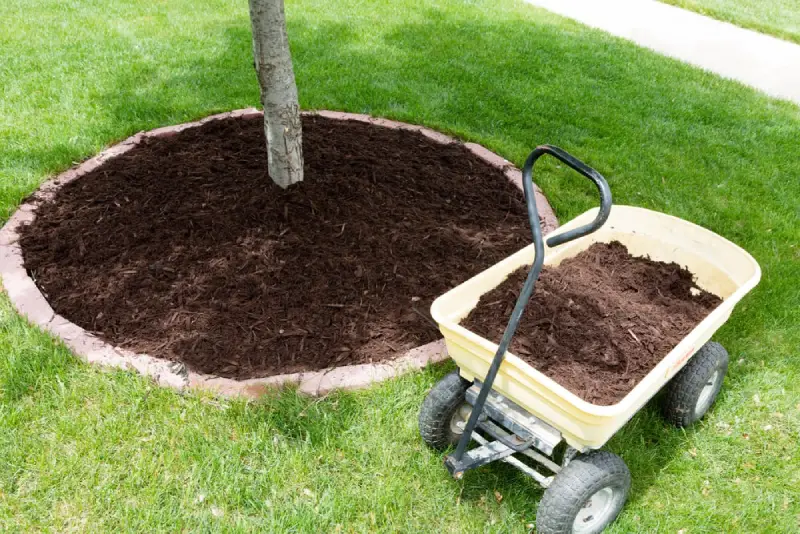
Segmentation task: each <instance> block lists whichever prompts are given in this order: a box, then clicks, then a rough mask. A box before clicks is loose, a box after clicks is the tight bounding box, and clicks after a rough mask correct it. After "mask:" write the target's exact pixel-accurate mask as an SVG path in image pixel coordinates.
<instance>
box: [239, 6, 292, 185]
mask: <svg viewBox="0 0 800 534" xmlns="http://www.w3.org/2000/svg"><path fill="white" fill-rule="evenodd" d="M250 21H251V23H252V25H253V57H254V58H255V67H256V73H257V74H258V83H259V85H260V86H261V104H262V105H263V106H264V133H265V134H266V137H267V146H268V155H269V175H270V177H271V178H272V180H273V181H274V182H275V183H276V184H278V185H279V186H281V187H283V188H286V187H288V186H290V185H292V184H293V183H296V182H299V181H301V180H302V179H303V144H302V138H303V136H302V126H301V124H300V104H299V102H298V100H297V85H296V84H295V81H294V70H293V69H292V56H291V54H290V52H289V40H288V38H287V36H286V18H285V17H284V14H283V0H250Z"/></svg>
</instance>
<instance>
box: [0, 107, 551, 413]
mask: <svg viewBox="0 0 800 534" xmlns="http://www.w3.org/2000/svg"><path fill="white" fill-rule="evenodd" d="M305 114H307V115H319V116H321V117H327V118H330V119H337V120H352V121H359V122H365V123H369V124H375V125H377V126H383V127H386V128H394V129H400V130H411V131H415V132H419V133H421V134H422V135H424V136H426V137H429V138H430V139H432V140H434V141H436V142H437V143H442V144H450V143H460V141H458V140H456V139H454V138H452V137H448V136H446V135H444V134H442V133H439V132H436V131H433V130H430V129H428V128H424V127H422V126H414V125H411V124H405V123H402V122H396V121H391V120H387V119H378V118H373V117H370V116H368V115H358V114H354V113H342V112H338V111H316V112H309V113H305ZM255 116H259V117H260V116H262V112H260V111H258V110H257V109H254V108H249V109H242V110H236V111H231V112H228V113H221V114H219V115H211V116H210V117H206V118H204V119H202V120H200V121H197V122H189V123H186V124H179V125H176V126H166V127H164V128H156V129H155V130H151V131H149V132H139V133H137V134H136V135H134V136H132V137H129V138H128V139H126V140H125V141H123V142H121V143H119V144H117V145H114V146H112V147H110V148H108V149H107V150H104V151H103V152H101V153H100V154H98V155H97V156H95V157H93V158H90V159H88V160H86V161H84V162H83V163H81V164H80V165H78V166H77V167H74V168H72V169H69V170H68V171H66V172H63V173H61V174H59V175H58V176H56V177H55V178H53V179H51V180H48V181H47V182H45V183H44V184H42V186H41V187H39V189H38V190H37V191H36V192H35V193H34V194H33V195H31V196H30V197H28V199H27V200H26V201H25V202H24V203H23V204H22V205H20V207H19V209H18V210H17V211H16V212H15V213H14V214H13V215H12V216H11V218H9V220H8V221H7V222H6V224H5V226H3V228H2V229H0V277H1V278H2V282H3V285H4V286H5V290H6V292H7V293H8V297H9V299H10V300H11V303H12V304H13V305H14V307H15V308H16V309H17V311H18V312H19V313H20V314H22V315H24V316H25V317H27V318H28V320H29V321H30V322H31V323H33V324H36V325H38V326H39V327H41V328H43V329H44V330H47V331H48V332H50V333H52V334H53V335H55V336H56V337H58V338H60V339H61V340H62V341H63V342H64V343H65V344H66V345H67V346H68V347H69V348H70V349H72V351H73V352H74V353H75V354H77V355H78V356H79V357H81V358H82V359H84V360H85V361H87V362H90V363H96V364H99V365H103V366H107V367H114V368H120V369H128V370H136V371H138V372H139V373H141V374H143V375H145V376H149V377H151V378H153V379H154V380H155V381H156V382H157V383H158V384H159V385H162V386H168V387H172V388H175V389H178V390H183V389H185V388H187V387H195V388H201V389H210V390H213V391H215V392H217V393H220V394H223V395H231V396H233V395H242V396H245V397H251V398H254V397H258V396H259V395H262V394H263V393H264V392H265V391H266V390H267V388H269V387H275V386H281V385H286V384H296V385H297V387H298V388H299V390H300V391H302V392H304V393H308V394H310V395H324V394H327V393H329V392H330V391H332V390H334V389H339V388H341V389H356V388H362V387H365V386H367V385H369V384H372V383H373V382H378V381H381V380H386V379H387V378H391V377H394V376H398V375H400V374H402V373H404V372H406V371H408V370H411V369H421V368H423V367H425V366H426V365H428V364H429V363H433V362H439V361H442V360H445V359H446V358H447V351H446V349H445V346H444V341H443V340H438V341H434V342H432V343H428V344H426V345H422V346H420V347H417V348H414V349H411V350H409V351H407V352H405V353H404V354H402V355H401V356H399V357H398V358H396V359H394V360H392V361H388V362H383V363H372V364H364V365H348V366H344V367H334V368H331V369H324V370H322V371H312V372H306V373H294V374H287V375H278V376H271V377H267V378H253V379H248V380H232V379H229V378H222V377H218V376H213V375H203V374H199V373H195V372H193V371H189V370H188V369H187V368H186V366H185V365H184V364H182V363H179V362H172V361H168V360H164V359H161V358H155V357H153V356H150V355H148V354H136V353H134V352H131V351H129V350H125V349H122V348H119V347H114V346H112V345H110V344H108V343H106V342H104V341H102V340H100V339H99V338H97V337H95V336H94V335H92V334H90V333H89V332H87V331H85V330H84V329H82V328H80V327H79V326H78V325H76V324H74V323H71V322H70V321H68V320H67V319H65V318H64V317H61V316H60V315H58V314H56V313H55V312H54V311H53V309H52V308H51V307H50V304H48V302H47V300H46V299H45V297H44V295H42V293H41V292H40V291H39V288H38V287H37V286H36V284H35V282H34V281H33V279H32V278H31V277H30V276H29V275H28V272H27V271H26V270H25V266H24V261H23V257H22V249H21V248H20V245H19V234H18V231H19V229H20V227H21V226H22V225H24V224H28V223H30V222H31V221H33V219H34V217H35V213H36V209H37V207H38V206H39V204H40V203H42V202H44V201H47V200H50V199H52V198H54V196H55V194H56V191H58V189H59V188H60V187H62V186H64V185H65V184H68V183H69V182H71V181H73V180H76V179H78V178H80V177H81V176H83V175H85V174H87V173H89V172H90V171H92V170H94V169H96V168H97V167H99V166H100V165H101V164H102V163H103V162H104V161H106V160H109V159H111V158H113V157H116V156H118V155H120V154H124V153H125V152H127V151H128V150H130V149H132V148H133V147H135V146H136V145H137V144H139V143H140V142H141V141H142V139H145V138H147V137H170V136H173V135H175V134H177V133H178V132H181V131H183V130H186V129H188V128H196V127H198V126H201V125H203V124H205V123H207V122H209V121H214V120H220V119H227V118H232V117H255ZM464 146H465V147H466V148H468V149H469V150H470V151H471V152H472V153H473V154H475V155H477V156H478V157H480V158H481V159H483V160H484V161H486V162H487V163H489V164H490V165H492V166H494V167H497V168H499V169H502V170H503V171H504V172H505V175H506V177H507V178H508V179H509V180H511V182H512V183H514V185H516V186H517V187H518V188H519V189H520V190H521V189H522V173H521V172H520V171H519V169H517V168H515V167H514V166H513V165H512V164H511V163H510V162H509V161H507V160H505V159H503V158H501V157H500V156H498V155H497V154H494V153H493V152H490V151H489V150H487V149H485V148H483V147H482V146H480V145H477V144H475V143H465V144H464ZM536 206H537V208H538V210H539V219H540V221H541V223H542V230H543V232H544V233H548V232H550V231H552V230H554V229H555V228H557V227H558V221H557V220H556V217H555V214H554V213H553V210H552V208H551V207H550V204H549V203H548V202H547V199H546V198H545V197H544V195H543V194H542V192H541V190H540V189H539V188H538V186H537V187H536Z"/></svg>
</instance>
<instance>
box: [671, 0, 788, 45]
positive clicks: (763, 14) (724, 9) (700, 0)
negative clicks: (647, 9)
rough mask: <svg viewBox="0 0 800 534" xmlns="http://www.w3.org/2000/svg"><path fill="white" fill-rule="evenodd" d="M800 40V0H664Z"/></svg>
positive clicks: (752, 27)
mask: <svg viewBox="0 0 800 534" xmlns="http://www.w3.org/2000/svg"><path fill="white" fill-rule="evenodd" d="M660 1H661V2H664V3H666V4H672V5H675V6H678V7H682V8H684V9H689V10H691V11H696V12H698V13H702V14H703V15H708V16H709V17H713V18H715V19H719V20H724V21H725V22H731V23H733V24H736V25H737V26H741V27H743V28H749V29H751V30H756V31H759V32H762V33H768V34H770V35H774V36H775V37H780V38H781V39H786V40H787V41H794V42H795V43H800V0H660Z"/></svg>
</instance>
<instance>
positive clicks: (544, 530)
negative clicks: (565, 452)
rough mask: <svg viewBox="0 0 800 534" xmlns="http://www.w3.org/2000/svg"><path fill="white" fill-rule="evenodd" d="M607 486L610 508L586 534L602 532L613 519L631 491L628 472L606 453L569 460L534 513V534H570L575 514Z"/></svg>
mask: <svg viewBox="0 0 800 534" xmlns="http://www.w3.org/2000/svg"><path fill="white" fill-rule="evenodd" d="M607 487H610V488H611V489H612V491H613V493H612V501H611V504H610V506H611V508H610V509H609V510H608V515H607V517H606V520H605V521H603V522H602V523H599V524H597V525H595V526H594V528H592V529H591V530H588V531H587V532H591V533H593V534H594V533H597V532H602V530H603V529H605V528H606V526H608V524H609V523H611V522H612V521H614V519H616V518H617V516H618V515H619V513H620V511H621V510H622V507H623V506H625V502H626V501H627V500H628V492H629V490H630V488H631V473H630V471H629V470H628V466H627V465H625V462H623V461H622V458H620V457H619V456H617V455H616V454H614V453H611V452H608V451H592V452H589V453H587V454H580V455H578V456H576V457H575V458H573V459H572V460H571V461H570V462H569V463H568V464H567V466H566V467H565V468H564V469H562V470H561V471H560V472H559V473H558V474H557V475H556V476H555V478H554V479H553V481H552V482H551V483H550V487H548V488H547V490H545V492H544V496H542V500H541V501H540V502H539V509H538V511H537V512H536V532H537V533H538V534H570V533H572V532H573V525H574V523H575V519H576V517H578V513H579V512H580V511H581V510H582V509H583V507H584V505H585V504H586V503H587V501H588V500H589V498H590V497H591V496H592V495H594V494H595V493H597V492H598V491H600V490H602V489H603V488H607Z"/></svg>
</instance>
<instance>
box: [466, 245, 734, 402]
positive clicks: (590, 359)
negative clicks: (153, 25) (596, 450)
mask: <svg viewBox="0 0 800 534" xmlns="http://www.w3.org/2000/svg"><path fill="white" fill-rule="evenodd" d="M528 270H529V267H525V268H523V269H519V270H517V271H515V272H514V273H513V274H512V275H511V276H509V277H508V279H506V281H504V282H503V283H502V284H500V285H499V286H498V287H496V288H495V289H493V290H492V291H490V292H488V293H486V294H485V295H483V296H482V297H481V300H480V302H479V304H478V306H477V308H475V309H474V310H473V311H472V312H471V313H470V314H469V315H468V316H467V317H466V318H465V319H464V320H463V321H462V325H463V326H464V327H466V328H468V329H469V330H472V331H473V332H475V333H477V334H480V335H482V336H484V337H486V338H487V339H490V340H493V341H495V342H499V341H500V337H501V336H502V334H503V331H504V329H505V327H506V324H507V322H508V319H509V317H510V316H511V310H512V308H513V307H514V304H515V302H516V300H517V296H518V295H519V291H520V289H521V288H522V285H523V283H524V281H525V278H526V277H527V275H528ZM720 302H721V300H720V299H719V298H718V297H717V296H715V295H712V294H711V293H708V292H705V291H702V290H699V288H698V287H697V286H696V284H695V283H694V282H693V277H692V274H691V273H690V272H689V271H687V270H686V269H684V268H681V267H680V266H679V265H677V264H675V263H664V262H657V261H652V260H650V259H648V258H640V257H633V256H631V255H630V254H629V253H628V250H627V248H625V246H624V245H622V244H620V243H618V242H614V243H611V244H601V243H596V244H594V245H592V246H591V247H589V249H587V250H585V251H583V252H581V253H580V254H578V255H577V256H575V257H573V258H570V259H566V260H564V261H563V262H562V263H561V264H560V265H559V266H557V267H546V268H545V269H544V270H543V271H542V273H541V276H540V277H539V280H538V282H537V283H536V286H535V292H534V295H533V297H532V298H531V300H530V301H529V303H528V306H527V308H526V309H525V313H524V315H523V317H522V321H521V322H520V325H519V327H518V329H517V334H516V335H515V337H514V338H513V339H512V341H511V347H510V351H511V352H512V353H513V354H516V355H517V356H519V357H520V358H522V359H523V360H524V361H526V362H527V363H529V364H531V365H532V366H533V367H535V368H536V369H538V370H539V371H541V372H542V373H544V374H545V375H547V376H549V377H550V378H552V379H553V380H555V381H556V382H558V383H559V384H561V385H563V386H564V387H565V388H567V389H568V390H570V391H572V392H573V393H575V394H576V395H578V396H579V397H581V398H582V399H584V400H587V401H589V402H591V403H594V404H600V405H609V404H615V403H616V402H619V401H620V400H621V399H622V398H623V397H624V396H625V395H626V394H627V393H629V392H630V391H631V390H632V389H633V387H634V386H635V385H636V384H637V383H639V381H640V380H641V379H642V378H643V377H644V376H645V375H646V374H647V373H648V372H650V371H651V370H652V369H653V368H654V367H655V366H656V364H658V362H660V361H661V360H662V359H663V358H664V357H665V356H666V355H667V353H668V352H669V351H671V350H672V349H673V348H674V347H675V345H677V344H678V342H679V341H680V340H681V339H682V338H683V337H685V336H686V334H688V333H689V332H690V331H691V330H692V329H693V328H694V327H695V326H696V325H697V323H699V322H700V321H701V320H702V319H703V318H705V317H706V316H707V315H708V314H709V313H710V312H711V311H712V310H713V309H714V308H715V307H717V306H718V305H719V304H720Z"/></svg>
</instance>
